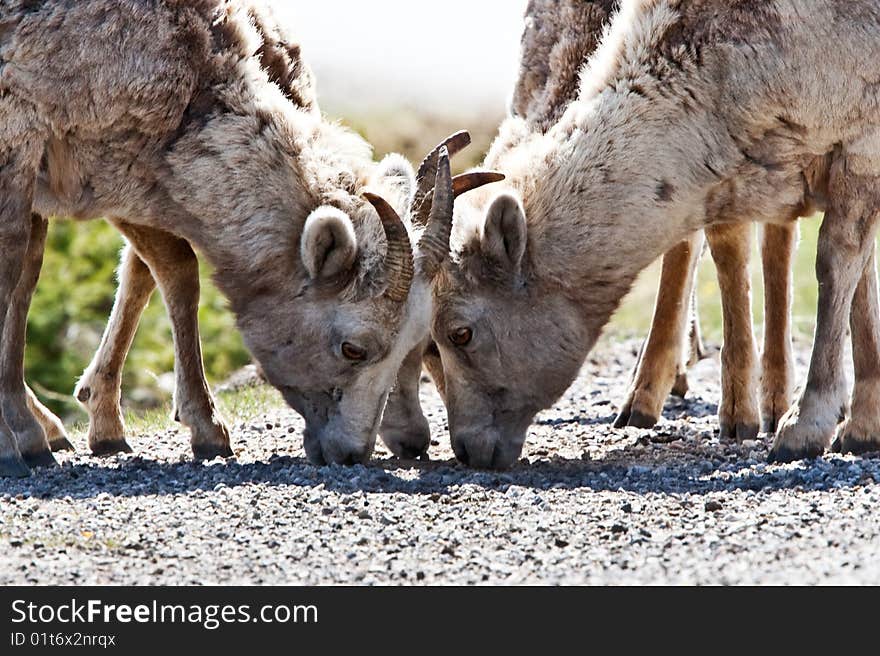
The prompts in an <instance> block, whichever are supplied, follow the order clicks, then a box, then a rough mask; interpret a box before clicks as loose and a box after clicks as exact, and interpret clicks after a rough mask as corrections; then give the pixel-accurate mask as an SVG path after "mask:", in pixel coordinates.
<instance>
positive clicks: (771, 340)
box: [512, 0, 796, 440]
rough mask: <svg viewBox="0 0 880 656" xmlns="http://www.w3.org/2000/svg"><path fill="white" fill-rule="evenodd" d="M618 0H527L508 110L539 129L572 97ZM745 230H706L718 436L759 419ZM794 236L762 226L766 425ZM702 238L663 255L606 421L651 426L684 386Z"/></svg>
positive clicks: (782, 377) (784, 356)
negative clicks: (626, 375) (636, 354)
mask: <svg viewBox="0 0 880 656" xmlns="http://www.w3.org/2000/svg"><path fill="white" fill-rule="evenodd" d="M617 4H618V3H617V2H616V0H598V1H594V2H578V1H577V0H562V1H561V2H560V1H557V0H531V1H530V2H529V5H528V8H527V10H526V25H525V30H524V32H523V38H522V59H521V62H520V75H519V80H518V82H517V85H516V89H515V91H514V96H513V106H512V110H513V112H512V113H513V115H514V116H517V117H522V118H524V119H525V120H526V121H527V122H528V124H529V125H530V126H531V128H532V129H533V130H536V131H541V132H546V131H548V130H550V129H551V128H552V127H553V125H555V124H556V123H557V122H558V120H559V119H560V118H561V117H562V115H563V113H564V112H565V110H566V108H567V107H568V105H569V104H570V103H571V102H572V101H574V100H575V99H576V98H577V94H578V86H579V85H578V82H579V80H580V71H581V69H582V67H583V64H584V63H585V62H586V60H587V59H588V57H589V55H591V54H592V53H593V51H594V50H595V48H596V47H597V46H598V44H599V42H600V40H601V37H602V35H603V33H604V31H605V29H606V28H607V26H608V25H609V22H610V19H611V16H612V12H613V10H614V9H615V7H616V6H617ZM751 232H752V230H751V228H750V226H748V225H747V224H740V225H736V226H709V227H708V228H707V229H706V236H707V237H708V240H709V245H710V249H711V251H712V254H713V257H714V258H715V261H716V266H717V268H718V277H719V282H720V283H721V287H722V302H723V315H724V348H723V349H722V390H723V391H722V398H721V404H720V407H719V420H720V421H719V423H720V427H721V436H722V437H736V438H739V439H741V440H742V439H748V438H753V437H755V436H756V435H757V433H758V423H759V412H758V402H757V400H756V398H755V396H756V392H757V389H758V385H757V382H756V381H757V379H758V372H757V358H756V356H755V352H756V349H755V345H754V337H753V333H752V315H751V299H750V297H749V289H750V286H751V282H750V279H749V275H748V262H749V259H750V254H751ZM795 236H796V231H795V226H794V224H788V225H766V226H764V240H763V244H764V250H763V255H764V272H765V288H766V296H765V308H766V312H765V316H766V320H765V331H764V349H763V364H764V375H763V377H762V378H761V380H762V385H761V390H762V395H761V398H762V404H761V406H762V412H761V415H762V416H763V418H764V422H763V425H764V430H765V431H768V432H772V431H775V430H776V421H777V420H778V418H779V416H781V413H782V412H784V411H785V410H786V409H788V405H789V404H790V401H791V377H792V356H791V338H790V328H789V316H790V312H789V307H790V298H789V290H790V287H791V285H790V280H789V279H790V271H791V265H790V259H791V255H792V252H793V250H794V243H795ZM702 246H703V237H702V233H700V232H697V233H695V234H694V235H692V236H691V237H690V238H689V239H687V240H685V241H683V242H682V243H681V244H679V245H677V246H675V247H674V248H673V249H672V250H670V251H669V252H667V253H666V254H664V256H663V268H662V273H661V279H660V287H659V291H658V294H657V304H656V307H655V310H654V317H653V321H652V325H651V331H650V333H649V336H648V339H647V340H646V342H645V345H644V348H643V350H642V353H641V354H640V358H639V360H638V364H637V367H636V371H635V374H634V377H633V383H632V388H631V390H630V391H629V394H628V398H627V399H626V400H625V402H624V403H623V404H622V407H621V410H620V412H619V414H618V417H617V420H616V421H615V425H616V426H618V427H620V426H627V425H628V426H637V427H641V428H650V427H651V426H653V425H654V424H656V423H657V420H658V419H659V417H660V412H661V411H662V409H663V402H664V401H665V399H666V397H667V396H668V395H669V393H670V391H673V393H675V394H677V395H679V396H683V395H684V393H685V392H686V391H687V377H686V371H687V365H688V363H689V362H694V361H696V360H698V359H699V358H700V355H701V349H702V347H701V344H700V338H699V322H698V320H697V316H696V305H695V304H696V298H695V296H696V293H695V292H696V290H695V285H694V276H695V274H696V265H697V261H698V258H699V256H700V254H701V251H702ZM688 297H690V298H691V299H692V300H691V305H690V309H691V313H690V315H691V316H690V321H689V320H688V319H689V317H688V313H687V312H686V310H687V309H688V302H687V299H688ZM688 346H690V348H689V349H688ZM689 351H690V352H689Z"/></svg>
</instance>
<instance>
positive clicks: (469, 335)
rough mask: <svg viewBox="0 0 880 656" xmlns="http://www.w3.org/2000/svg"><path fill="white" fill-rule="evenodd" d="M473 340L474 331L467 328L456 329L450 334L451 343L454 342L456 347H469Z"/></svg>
mask: <svg viewBox="0 0 880 656" xmlns="http://www.w3.org/2000/svg"><path fill="white" fill-rule="evenodd" d="M473 338H474V331H473V330H471V329H470V328H467V327H463V328H456V329H455V330H453V331H452V332H451V333H449V341H450V342H452V344H453V345H454V346H459V347H461V346H467V345H468V344H470V343H471V340H472V339H473Z"/></svg>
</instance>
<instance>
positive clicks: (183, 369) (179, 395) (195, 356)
mask: <svg viewBox="0 0 880 656" xmlns="http://www.w3.org/2000/svg"><path fill="white" fill-rule="evenodd" d="M117 227H119V229H120V230H121V231H122V233H123V234H124V235H125V237H126V239H128V241H129V243H130V244H131V245H132V247H133V248H134V249H135V251H136V252H137V254H138V256H139V257H140V258H141V259H142V260H143V261H144V262H145V263H146V264H147V266H148V267H149V268H150V272H151V273H152V275H153V278H155V280H156V282H157V283H158V284H159V290H160V292H161V293H162V298H163V300H164V301H165V306H166V308H167V309H168V316H169V317H170V319H171V327H172V333H173V336H174V374H175V389H174V416H175V419H176V420H178V421H180V423H182V424H183V425H184V426H186V427H188V428H189V429H190V434H191V444H192V450H193V455H194V456H195V457H196V458H199V459H206V460H210V459H212V458H215V457H217V456H221V457H229V456H232V455H234V454H233V452H232V448H231V447H230V444H229V429H228V428H227V427H226V424H225V423H224V422H223V420H222V419H221V417H220V413H219V412H218V411H217V409H216V407H215V404H214V398H213V397H212V396H211V388H210V386H209V385H208V381H207V380H206V378H205V369H204V365H203V364H202V346H201V340H200V338H199V317H198V311H199V293H200V286H199V285H200V284H199V263H198V260H197V259H196V254H195V253H194V252H193V250H192V248H191V247H190V245H189V244H188V243H187V242H186V241H185V240H183V239H180V238H178V237H175V236H173V235H170V234H168V233H166V232H163V231H161V230H156V229H155V228H146V227H143V226H136V225H132V224H120V225H118V226H117Z"/></svg>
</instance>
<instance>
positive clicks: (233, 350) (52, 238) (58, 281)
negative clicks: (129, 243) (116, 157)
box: [26, 221, 248, 419]
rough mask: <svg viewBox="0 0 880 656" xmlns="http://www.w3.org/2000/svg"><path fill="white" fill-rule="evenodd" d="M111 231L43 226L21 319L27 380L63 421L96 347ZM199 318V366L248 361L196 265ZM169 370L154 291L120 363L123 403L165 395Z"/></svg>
mask: <svg viewBox="0 0 880 656" xmlns="http://www.w3.org/2000/svg"><path fill="white" fill-rule="evenodd" d="M122 244H123V242H122V239H121V238H120V236H119V234H118V233H117V232H116V230H115V229H113V228H112V227H111V226H109V225H108V224H106V223H104V222H103V221H91V222H88V223H75V222H72V221H53V222H51V223H50V228H49V238H48V242H47V248H46V257H45V260H44V263H43V271H42V275H41V276H40V283H39V285H38V286H37V292H36V294H35V296H34V302H33V305H32V306H31V311H30V314H29V318H28V347H27V354H26V364H27V378H28V381H29V382H31V383H32V384H33V387H34V391H35V392H37V394H38V395H39V396H40V397H41V398H42V399H43V401H44V402H45V403H47V404H48V405H49V406H50V407H51V408H52V409H53V410H54V411H55V412H57V413H59V414H60V415H61V416H62V417H65V418H72V419H76V418H82V417H83V416H84V414H83V413H82V411H81V410H80V409H79V406H78V405H77V404H76V402H75V401H74V400H73V399H72V398H71V397H70V393H71V392H72V391H73V387H74V384H75V383H76V380H77V378H78V377H79V375H80V374H81V373H82V371H83V369H84V368H85V367H86V365H88V363H89V361H90V360H91V357H92V355H93V354H94V352H95V350H96V349H97V347H98V344H99V342H100V339H101V333H102V331H103V329H104V325H105V324H106V321H107V318H108V316H109V315H110V310H111V308H112V307H113V296H114V293H115V291H116V275H115V270H116V266H117V263H118V259H119V253H120V251H121V248H122ZM199 321H200V327H201V334H202V343H203V350H204V356H205V366H206V368H207V371H208V376H209V378H210V379H211V380H213V381H217V380H222V379H223V378H224V377H225V376H227V375H228V374H229V373H230V372H231V371H233V370H235V369H237V368H238V367H240V366H242V365H243V364H245V363H246V362H247V361H248V355H247V352H246V350H245V348H244V346H243V345H242V342H241V338H240V337H239V334H238V332H237V331H236V330H235V325H234V321H233V318H232V316H231V314H230V313H229V312H228V310H227V309H226V307H225V300H224V299H223V297H222V296H221V295H220V294H219V292H217V290H216V289H215V288H214V287H213V285H211V283H210V273H209V271H208V269H207V268H203V276H202V296H201V304H200V308H199ZM173 368H174V354H173V347H172V339H171V325H170V323H169V321H168V319H167V317H166V314H165V308H164V306H163V304H162V302H161V298H160V295H159V294H158V292H156V293H154V295H153V299H152V300H151V302H150V305H149V307H148V308H147V310H146V312H145V313H144V317H143V319H142V321H141V324H140V328H139V330H138V333H137V337H136V338H135V343H134V347H133V349H132V352H131V354H130V356H129V359H128V362H127V363H126V368H125V376H124V380H123V383H124V389H123V392H124V395H125V398H126V402H127V404H128V405H131V406H134V407H138V408H147V407H151V406H156V405H161V404H162V403H163V402H166V401H167V400H168V399H170V393H169V391H168V389H167V385H166V386H164V388H165V389H163V386H162V385H160V379H159V377H160V376H161V375H162V374H163V373H166V372H170V371H172V370H173Z"/></svg>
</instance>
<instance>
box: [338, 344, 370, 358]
mask: <svg viewBox="0 0 880 656" xmlns="http://www.w3.org/2000/svg"><path fill="white" fill-rule="evenodd" d="M342 355H343V356H344V357H345V359H346V360H353V361H354V362H362V361H363V360H366V359H367V352H366V350H364V349H362V348H361V347H360V346H355V345H354V344H352V343H350V342H343V343H342Z"/></svg>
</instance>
